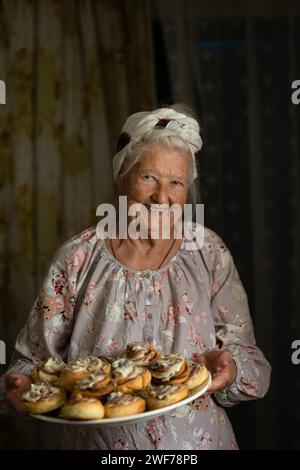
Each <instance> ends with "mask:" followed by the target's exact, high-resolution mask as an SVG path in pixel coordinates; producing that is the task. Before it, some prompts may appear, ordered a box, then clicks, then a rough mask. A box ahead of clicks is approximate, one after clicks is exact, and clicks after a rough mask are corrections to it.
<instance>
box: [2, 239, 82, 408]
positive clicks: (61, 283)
mask: <svg viewBox="0 0 300 470" xmlns="http://www.w3.org/2000/svg"><path fill="white" fill-rule="evenodd" d="M76 272H77V270H76V269H74V266H72V263H70V257H69V254H68V250H66V246H65V245H62V247H60V248H59V249H58V250H57V252H56V254H55V255H54V258H53V260H52V263H51V265H50V267H49V270H48V273H47V275H46V277H45V280H44V282H43V284H42V287H41V289H40V292H39V294H38V296H37V298H36V300H35V303H34V305H33V308H32V310H31V312H30V314H29V317H28V319H27V321H26V323H25V325H24V326H23V328H22V330H21V332H20V333H19V335H18V337H17V340H16V343H15V351H14V353H13V356H12V360H11V363H10V365H9V366H8V369H7V371H6V373H5V374H4V375H3V376H2V377H1V380H0V396H1V399H2V400H1V401H2V404H3V398H4V394H5V376H6V374H7V373H9V372H15V373H22V374H30V371H31V369H32V368H33V367H34V366H35V364H37V363H39V362H40V361H43V360H45V359H47V358H48V357H50V356H54V357H57V358H61V359H62V360H65V359H66V357H67V352H68V344H69V338H70V333H71V330H72V321H73V309H74V305H75V292H76ZM3 406H4V405H3Z"/></svg>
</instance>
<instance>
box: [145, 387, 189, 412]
mask: <svg viewBox="0 0 300 470" xmlns="http://www.w3.org/2000/svg"><path fill="white" fill-rule="evenodd" d="M187 395H188V388H187V387H186V386H185V385H152V386H151V387H149V389H148V390H147V395H146V401H147V408H148V409H149V410H157V409H158V408H163V407H165V406H168V405H172V404H173V403H177V402H179V401H181V400H183V399H184V398H186V397H187Z"/></svg>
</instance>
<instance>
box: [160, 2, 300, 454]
mask: <svg viewBox="0 0 300 470" xmlns="http://www.w3.org/2000/svg"><path fill="white" fill-rule="evenodd" d="M155 3H156V16H155V31H156V37H160V38H161V39H163V40H164V49H161V48H160V49H159V48H158V47H156V56H157V63H158V66H159V68H158V70H157V75H158V76H161V75H162V74H163V73H164V74H165V76H166V77H168V81H169V87H168V88H167V87H166V86H160V87H158V91H159V93H160V96H159V98H160V101H161V102H166V101H170V100H175V101H181V102H182V101H183V102H186V103H187V104H190V105H191V106H192V107H193V109H194V110H196V111H197V112H198V114H199V116H200V122H201V123H202V133H203V137H204V150H203V153H202V158H201V159H200V162H199V165H200V168H199V172H200V184H201V192H202V198H203V202H204V203H205V219H206V225H207V226H208V227H210V228H212V229H213V230H215V231H216V232H218V233H219V234H220V235H221V236H222V237H223V238H224V240H225V242H226V243H227V245H228V246H229V247H230V249H231V251H232V254H233V256H234V259H235V262H236V265H237V268H238V271H239V273H240V276H241V279H242V281H243V282H244V285H245V287H246V290H247V293H248V297H249V302H250V307H251V310H252V316H253V320H254V325H255V331H256V338H257V343H258V345H259V346H260V347H261V348H262V350H263V351H264V352H265V354H266V356H267V357H268V359H269V360H270V362H271V364H272V366H273V375H272V386H271V389H270V391H269V394H268V395H267V397H266V398H265V399H264V400H263V401H260V402H257V403H250V404H247V405H240V406H238V407H237V408H235V409H232V410H231V417H232V422H233V425H234V427H235V430H236V434H237V439H238V442H239V444H240V446H241V447H242V448H258V449H262V448H269V449H276V448H277V449H279V448H286V449H288V448H292V449H296V448H298V449H299V448H300V447H299V439H298V436H299V432H298V429H299V425H300V408H299V407H298V406H297V405H295V404H296V403H297V402H298V400H297V397H298V394H299V389H300V375H299V370H297V366H295V365H293V364H292V362H291V354H292V349H291V344H292V342H293V341H294V340H295V339H298V338H299V332H300V320H299V312H298V309H299V308H298V302H297V291H298V289H299V280H300V273H299V266H300V259H299V239H300V219H299V211H298V210H297V202H298V196H299V194H298V191H299V190H298V188H299V182H300V181H299V177H300V175H299V136H300V108H299V107H298V108H297V106H294V105H293V104H292V102H291V94H292V91H291V83H292V81H293V80H296V79H299V77H300V53H299V52H300V51H299V44H300V42H299V39H300V17H299V16H297V15H295V14H293V11H292V10H291V9H290V13H289V15H287V14H286V12H287V11H288V10H287V8H284V5H282V2H281V4H280V8H279V6H278V5H279V2H269V4H268V2H263V3H264V5H260V7H258V4H259V2H254V4H255V5H256V7H257V8H256V9H255V5H254V7H253V6H252V14H251V15H250V14H245V10H246V9H245V8H244V7H245V4H244V2H230V4H228V3H227V2H224V5H223V6H222V4H221V2H217V1H212V2H209V5H208V2H204V1H194V0H191V1H189V2H185V1H182V0H175V2H172V8H170V2H168V1H162V2H160V1H157V2H155ZM260 3H261V2H260ZM225 4H226V7H225ZM249 4H250V2H249ZM251 4H252V2H251ZM268 5H269V6H268ZM273 7H274V9H275V11H277V13H281V15H280V16H273V14H274V11H273ZM248 10H251V8H250V7H249V8H248ZM262 10H264V11H262ZM267 13H268V16H267ZM284 13H285V15H284ZM157 42H158V41H156V42H155V44H157ZM164 51H165V54H164Z"/></svg>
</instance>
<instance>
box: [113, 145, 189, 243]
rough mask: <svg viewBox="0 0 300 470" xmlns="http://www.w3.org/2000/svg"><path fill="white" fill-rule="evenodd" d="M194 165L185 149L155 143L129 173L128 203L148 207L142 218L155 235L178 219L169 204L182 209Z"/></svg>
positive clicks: (126, 188)
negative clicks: (190, 171) (190, 172)
mask: <svg viewBox="0 0 300 470" xmlns="http://www.w3.org/2000/svg"><path fill="white" fill-rule="evenodd" d="M191 165H192V157H191V155H190V154H187V153H186V152H184V151H183V150H177V149H171V148H168V147H164V146H160V145H154V146H153V147H151V148H150V149H148V150H145V151H144V153H143V155H142V156H141V159H140V161H139V162H138V163H137V164H136V165H135V166H134V167H133V168H132V170H131V171H130V173H129V174H128V176H127V178H126V182H125V184H124V185H123V191H122V192H123V194H124V193H125V194H126V195H127V197H128V206H131V205H132V204H136V203H142V204H144V206H146V208H147V210H146V213H144V215H143V216H142V217H141V220H142V221H144V223H147V227H148V229H149V230H148V232H149V231H150V232H151V233H152V235H153V233H156V234H157V233H162V232H161V231H162V228H163V226H165V225H166V223H167V224H169V225H170V227H172V226H173V225H174V223H175V221H176V220H177V218H178V213H175V214H174V211H172V210H171V211H170V206H172V205H173V204H177V205H179V207H180V208H183V205H184V204H185V202H186V198H187V192H188V183H189V181H188V176H189V170H190V168H191ZM125 185H126V187H125V188H124V186H125ZM176 214H177V215H176ZM165 238H166V237H165Z"/></svg>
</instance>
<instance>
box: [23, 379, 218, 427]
mask: <svg viewBox="0 0 300 470" xmlns="http://www.w3.org/2000/svg"><path fill="white" fill-rule="evenodd" d="M210 384H211V375H210V374H209V376H208V378H207V380H206V382H205V383H204V384H203V385H202V386H201V387H197V388H195V389H194V390H191V391H190V392H189V394H188V396H187V397H186V398H185V399H184V400H181V401H179V402H177V403H173V405H169V406H165V407H164V408H159V409H158V410H153V411H145V413H139V414H136V415H131V416H123V417H121V418H104V419H93V420H91V419H90V420H86V421H83V420H70V419H64V418H56V417H53V416H49V415H36V414H31V415H30V416H32V417H33V418H36V419H40V420H41V421H47V422H48V423H55V424H63V425H70V426H96V427H100V426H107V425H109V426H117V425H118V426H119V425H123V424H132V423H137V422H138V421H146V420H148V419H152V418H155V417H157V416H161V415H164V414H165V413H169V411H172V410H174V409H176V408H179V407H181V406H184V405H187V404H188V403H190V402H192V401H194V400H196V398H199V397H201V395H203V394H204V393H205V392H206V390H207V389H208V387H209V386H210Z"/></svg>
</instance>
